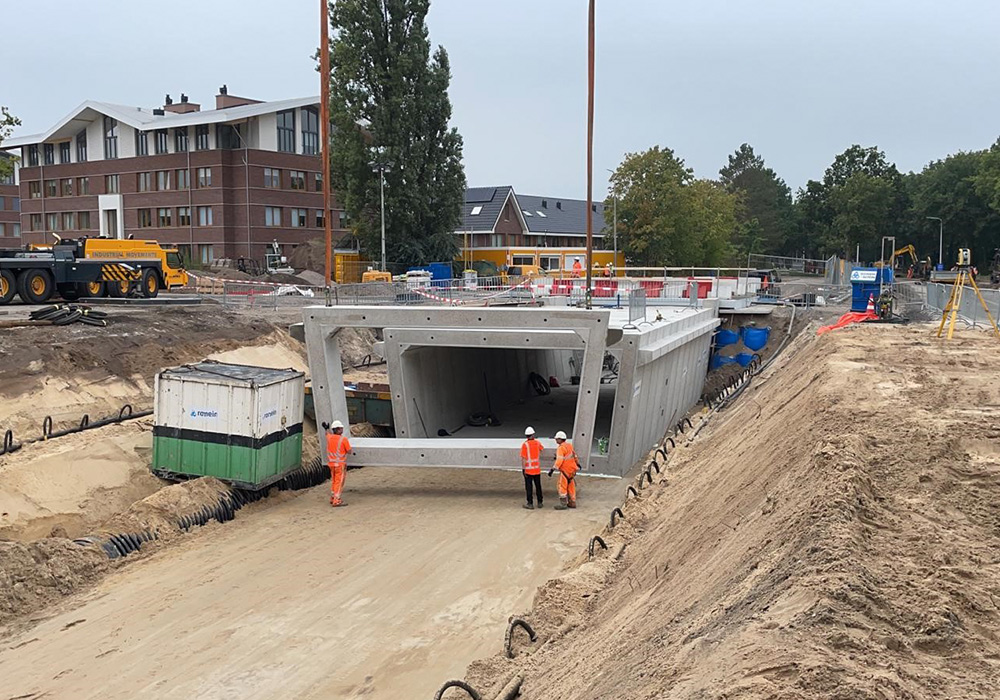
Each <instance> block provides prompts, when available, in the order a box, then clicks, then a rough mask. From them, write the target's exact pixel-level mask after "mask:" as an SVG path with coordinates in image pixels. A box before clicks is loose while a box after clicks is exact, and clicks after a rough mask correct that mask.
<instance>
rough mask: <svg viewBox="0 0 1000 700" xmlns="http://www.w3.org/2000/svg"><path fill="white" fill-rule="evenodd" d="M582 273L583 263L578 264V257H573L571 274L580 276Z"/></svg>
mask: <svg viewBox="0 0 1000 700" xmlns="http://www.w3.org/2000/svg"><path fill="white" fill-rule="evenodd" d="M582 274H583V265H581V264H580V258H573V276H574V277H580V276H581V275H582Z"/></svg>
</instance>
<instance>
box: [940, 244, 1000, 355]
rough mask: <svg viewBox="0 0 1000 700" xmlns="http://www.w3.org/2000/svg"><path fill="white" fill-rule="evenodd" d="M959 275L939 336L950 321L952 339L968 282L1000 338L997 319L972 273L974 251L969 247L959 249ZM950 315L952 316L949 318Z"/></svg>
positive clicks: (942, 318)
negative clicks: (987, 304)
mask: <svg viewBox="0 0 1000 700" xmlns="http://www.w3.org/2000/svg"><path fill="white" fill-rule="evenodd" d="M957 268H958V276H957V277H955V283H954V284H953V285H952V286H951V296H950V297H949V298H948V303H947V304H946V305H945V307H944V313H943V314H942V315H941V325H940V326H938V332H937V337H938V338H940V337H941V333H942V332H944V324H945V322H946V321H947V322H948V340H951V336H952V334H953V333H954V332H955V318H956V317H957V316H958V310H959V308H960V307H961V305H962V291H963V290H964V289H965V284H966V282H968V284H969V286H970V287H972V289H973V290H975V292H976V296H977V297H979V303H980V304H982V305H983V311H985V312H986V318H988V319H989V320H990V326H991V327H992V328H993V334H994V335H995V336H996V337H997V338H1000V329H998V328H997V323H996V321H994V320H993V315H992V314H991V313H990V309H989V307H988V306H986V300H985V299H983V294H982V292H980V291H979V286H978V285H977V284H976V277H975V275H973V274H972V252H971V251H970V250H969V249H968V248H959V249H958V265H957ZM949 315H950V316H951V318H950V320H949V318H948V317H949Z"/></svg>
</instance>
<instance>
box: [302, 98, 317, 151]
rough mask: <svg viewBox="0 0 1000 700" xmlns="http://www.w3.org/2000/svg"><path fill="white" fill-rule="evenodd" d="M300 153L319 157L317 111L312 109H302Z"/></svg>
mask: <svg viewBox="0 0 1000 700" xmlns="http://www.w3.org/2000/svg"><path fill="white" fill-rule="evenodd" d="M302 153H304V154H305V155H307V156H315V155H319V111H318V110H316V109H315V108H313V107H304V108H303V109H302Z"/></svg>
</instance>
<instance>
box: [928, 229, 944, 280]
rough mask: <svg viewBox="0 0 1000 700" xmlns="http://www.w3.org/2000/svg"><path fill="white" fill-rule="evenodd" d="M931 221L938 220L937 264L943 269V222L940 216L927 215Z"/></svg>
mask: <svg viewBox="0 0 1000 700" xmlns="http://www.w3.org/2000/svg"><path fill="white" fill-rule="evenodd" d="M927 218H928V219H930V220H931V221H936V222H938V265H940V266H941V269H942V270H943V269H944V222H943V221H942V220H941V217H940V216H928V217H927Z"/></svg>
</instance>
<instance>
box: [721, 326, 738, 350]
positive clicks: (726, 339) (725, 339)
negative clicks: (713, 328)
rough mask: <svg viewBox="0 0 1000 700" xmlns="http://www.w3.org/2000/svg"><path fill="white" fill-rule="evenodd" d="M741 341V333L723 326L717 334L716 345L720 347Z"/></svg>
mask: <svg viewBox="0 0 1000 700" xmlns="http://www.w3.org/2000/svg"><path fill="white" fill-rule="evenodd" d="M738 342H740V335H739V333H737V332H736V331H731V330H729V329H728V328H723V329H721V330H719V331H718V332H717V333H716V334H715V346H716V347H718V348H724V347H726V346H727V345H734V344H735V343H738Z"/></svg>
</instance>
